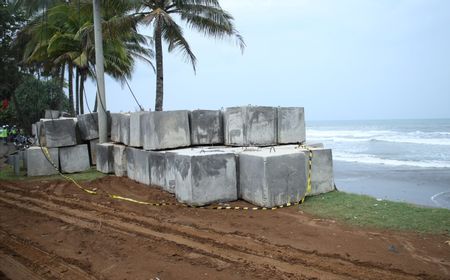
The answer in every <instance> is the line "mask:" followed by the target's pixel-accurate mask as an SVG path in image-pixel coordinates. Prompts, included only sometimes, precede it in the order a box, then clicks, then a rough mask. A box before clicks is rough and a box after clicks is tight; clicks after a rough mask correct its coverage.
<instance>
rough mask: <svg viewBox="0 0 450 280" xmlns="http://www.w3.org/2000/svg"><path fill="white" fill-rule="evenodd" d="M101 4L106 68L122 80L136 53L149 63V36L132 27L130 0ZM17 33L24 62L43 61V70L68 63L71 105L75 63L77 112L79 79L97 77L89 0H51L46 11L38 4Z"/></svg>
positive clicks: (81, 88)
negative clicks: (64, 0)
mask: <svg viewBox="0 0 450 280" xmlns="http://www.w3.org/2000/svg"><path fill="white" fill-rule="evenodd" d="M105 7H106V8H105V9H104V10H103V15H102V17H103V22H102V24H103V30H104V35H103V37H104V53H105V72H106V73H107V74H109V75H111V76H112V77H113V78H115V79H117V80H119V81H121V82H125V79H127V78H130V77H131V73H132V71H133V68H134V64H135V59H136V58H138V59H142V60H144V61H146V62H148V63H150V64H151V58H152V57H153V52H152V50H151V49H149V48H147V47H146V46H147V45H148V42H149V39H148V38H147V37H146V36H143V35H141V34H139V33H138V32H137V20H138V19H137V18H136V17H135V16H132V15H129V13H128V11H129V8H130V6H129V5H128V6H126V5H113V4H111V5H105ZM22 37H24V38H25V41H26V45H25V47H24V51H23V61H24V63H26V64H28V65H30V64H33V63H42V64H43V66H44V67H43V69H44V70H46V71H47V72H54V73H59V75H61V73H62V75H64V74H63V73H64V71H63V70H62V69H64V68H65V67H66V66H67V68H68V84H69V85H68V92H69V103H70V108H72V109H73V108H74V102H73V99H74V98H73V76H74V75H73V73H74V69H75V72H76V75H75V76H76V77H77V78H76V81H75V85H76V91H75V98H76V102H75V103H76V105H77V106H76V107H77V112H76V113H77V114H78V113H82V112H83V107H84V106H83V92H84V82H85V81H86V78H87V77H91V78H93V79H95V78H96V77H95V71H94V68H95V67H94V66H95V50H94V31H93V22H92V2H91V1H89V0H81V1H80V0H78V1H71V2H70V3H59V4H56V5H54V6H52V7H51V8H49V9H48V11H44V10H42V13H41V14H38V15H36V16H35V17H34V18H33V19H32V20H31V21H30V22H29V23H28V25H27V26H26V27H25V28H24V30H23V34H22ZM151 65H152V64H151ZM78 108H80V111H78Z"/></svg>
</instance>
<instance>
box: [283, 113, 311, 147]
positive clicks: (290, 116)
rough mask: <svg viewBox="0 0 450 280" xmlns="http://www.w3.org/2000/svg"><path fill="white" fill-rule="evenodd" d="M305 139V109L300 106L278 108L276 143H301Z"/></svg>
mask: <svg viewBox="0 0 450 280" xmlns="http://www.w3.org/2000/svg"><path fill="white" fill-rule="evenodd" d="M305 140H306V133H305V111H304V108H302V107H279V108H278V143H279V144H289V143H303V142H305Z"/></svg>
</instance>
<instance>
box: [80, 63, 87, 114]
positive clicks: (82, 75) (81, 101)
mask: <svg viewBox="0 0 450 280" xmlns="http://www.w3.org/2000/svg"><path fill="white" fill-rule="evenodd" d="M85 80H86V74H85V73H84V71H82V72H81V75H80V114H84V102H83V96H84V81H85Z"/></svg>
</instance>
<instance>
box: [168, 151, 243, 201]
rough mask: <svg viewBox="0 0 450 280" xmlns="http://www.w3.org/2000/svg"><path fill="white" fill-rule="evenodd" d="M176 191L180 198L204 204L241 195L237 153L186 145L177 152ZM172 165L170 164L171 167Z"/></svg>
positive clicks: (231, 199) (174, 161)
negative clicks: (237, 175)
mask: <svg viewBox="0 0 450 280" xmlns="http://www.w3.org/2000/svg"><path fill="white" fill-rule="evenodd" d="M172 153H173V154H174V160H173V164H174V166H173V167H172V168H173V169H174V170H175V194H176V197H177V199H178V200H179V201H180V202H183V203H187V204H189V205H195V206H201V205H206V204H210V203H214V202H227V201H233V200H236V199H237V183H236V158H235V155H234V154H233V153H228V152H221V151H209V152H205V151H204V150H202V149H183V150H178V151H175V152H167V154H172ZM167 168H170V167H167Z"/></svg>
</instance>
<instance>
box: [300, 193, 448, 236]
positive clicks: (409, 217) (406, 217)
mask: <svg viewBox="0 0 450 280" xmlns="http://www.w3.org/2000/svg"><path fill="white" fill-rule="evenodd" d="M301 209H302V210H303V211H305V212H307V213H311V214H314V215H318V216H320V217H324V218H328V219H336V220H340V221H345V222H347V223H350V224H352V225H357V226H364V227H374V228H383V229H394V230H407V231H418V232H423V233H436V234H440V233H446V234H449V235H450V210H448V209H440V208H427V207H420V206H416V205H412V204H407V203H401V202H392V201H386V200H382V201H378V200H376V199H375V198H372V197H369V196H364V195H356V194H349V193H345V192H337V191H335V192H331V193H327V194H323V195H318V196H314V197H309V198H307V200H306V201H305V203H304V204H303V205H302V206H301Z"/></svg>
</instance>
